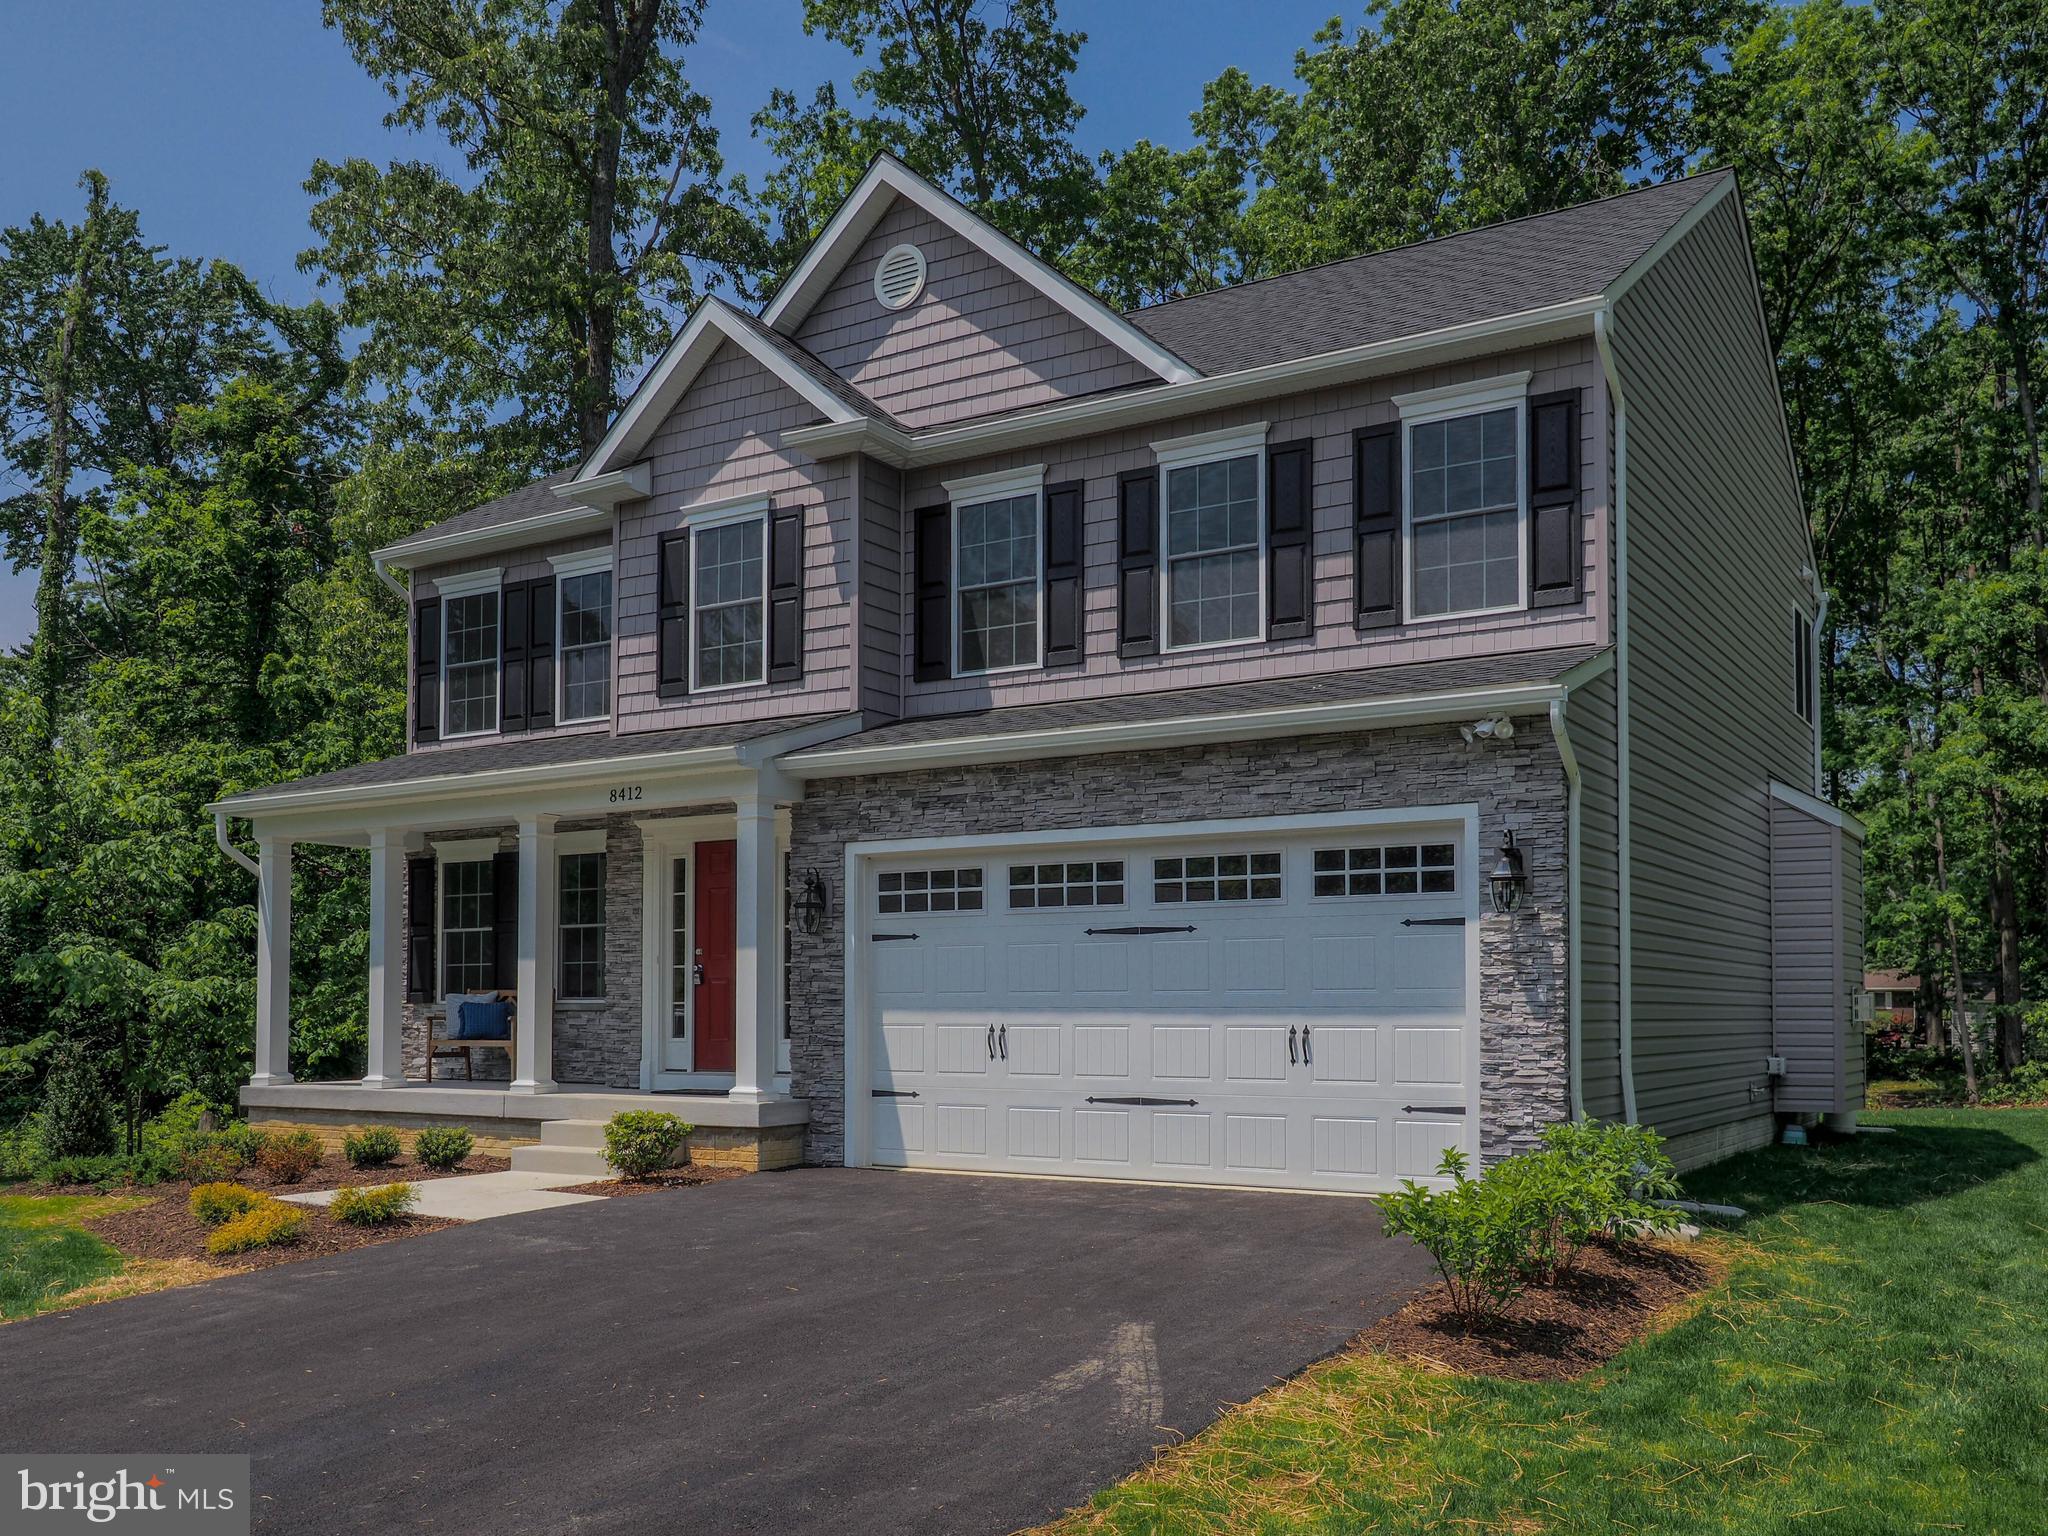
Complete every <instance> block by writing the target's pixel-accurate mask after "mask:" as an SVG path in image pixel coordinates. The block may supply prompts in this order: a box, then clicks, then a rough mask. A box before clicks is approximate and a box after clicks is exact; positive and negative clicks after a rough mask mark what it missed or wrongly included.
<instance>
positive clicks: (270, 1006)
mask: <svg viewBox="0 0 2048 1536" xmlns="http://www.w3.org/2000/svg"><path fill="white" fill-rule="evenodd" d="M256 850H257V860H258V864H259V867H260V869H261V873H260V874H259V875H258V876H257V881H256V1064H255V1070H254V1071H252V1072H251V1073H250V1074H249V1086H250V1087H252V1088H270V1087H276V1086H277V1085H279V1084H282V1083H288V1082H290V1081H291V1080H292V845H291V843H290V841H289V840H288V839H286V838H282V837H264V836H262V835H261V834H260V833H259V834H258V836H257V842H256Z"/></svg>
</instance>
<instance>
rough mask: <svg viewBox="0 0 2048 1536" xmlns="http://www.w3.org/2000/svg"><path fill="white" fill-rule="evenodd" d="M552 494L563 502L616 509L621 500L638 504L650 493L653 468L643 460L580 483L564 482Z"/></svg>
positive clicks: (652, 482)
mask: <svg viewBox="0 0 2048 1536" xmlns="http://www.w3.org/2000/svg"><path fill="white" fill-rule="evenodd" d="M554 491H555V494H556V495H557V496H559V497H561V498H562V500H564V501H576V502H582V503H583V504H584V505H586V506H596V507H606V508H611V507H616V506H617V505H618V504H619V503H620V502H622V501H640V500H644V499H646V498H647V497H649V496H652V495H653V494H654V466H653V465H652V464H649V463H648V462H647V461H646V460H644V459H643V460H641V461H640V462H639V463H638V464H628V465H626V466H625V467H623V468H621V469H608V470H606V471H604V472H603V473H602V474H596V475H588V476H586V477H584V478H583V479H581V480H564V481H563V482H562V483H561V484H560V485H558V486H556V487H555V488H554Z"/></svg>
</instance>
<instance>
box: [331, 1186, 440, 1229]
mask: <svg viewBox="0 0 2048 1536" xmlns="http://www.w3.org/2000/svg"><path fill="white" fill-rule="evenodd" d="M419 1197H420V1194H419V1191H418V1190H416V1189H414V1188H413V1187H412V1186H411V1185H410V1184H403V1183H400V1184H379V1185H377V1186H376V1187H375V1188H374V1189H337V1190H336V1191H335V1192H334V1198H333V1199H332V1200H331V1201H329V1202H328V1205H327V1214H328V1215H330V1216H332V1217H333V1218H334V1219H335V1220H336V1221H345V1222H347V1223H348V1224H349V1225H350V1226H352V1227H380V1226H382V1225H383V1224H384V1223H385V1222H387V1221H396V1220H398V1218H399V1217H401V1216H403V1215H404V1214H405V1213H406V1212H407V1211H409V1210H411V1209H412V1207H413V1202H414V1201H415V1200H417V1199H419Z"/></svg>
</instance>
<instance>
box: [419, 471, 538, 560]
mask: <svg viewBox="0 0 2048 1536" xmlns="http://www.w3.org/2000/svg"><path fill="white" fill-rule="evenodd" d="M574 473H575V472H574V471H573V470H564V471H562V473H560V474H558V475H543V476H541V478H540V479H538V480H534V481H531V482H529V483H528V484H526V485H522V486H520V487H519V489H518V490H516V491H507V492H506V493H505V494H504V495H503V496H500V497H499V498H498V499H497V500H495V501H487V502H485V503H484V504H483V505H482V506H480V507H471V508H470V509H469V510H468V511H467V512H458V513H456V514H455V516H453V517H450V518H444V519H443V520H442V521H440V522H438V523H436V524H434V525H433V526H432V527H431V528H422V529H421V530H420V531H419V532H418V533H413V534H408V535H407V536H406V537H404V538H402V539H400V540H399V541H398V542H397V543H395V544H393V545H391V546H390V548H391V549H393V550H402V549H405V548H407V547H408V546H410V545H413V544H417V543H419V542H420V541H421V540H423V539H429V538H439V537H441V536H442V535H443V534H448V533H468V532H470V531H471V530H472V529H477V528H490V527H494V526H496V525H497V524H499V523H516V522H519V521H521V520H522V519H525V518H529V517H539V516H540V515H541V514H542V513H544V512H561V511H565V510H566V509H567V508H568V506H569V503H568V502H566V501H564V500H562V498H561V497H559V496H557V495H556V494H555V490H554V488H555V487H556V486H558V485H560V484H561V483H562V482H563V481H565V480H569V479H572V478H574Z"/></svg>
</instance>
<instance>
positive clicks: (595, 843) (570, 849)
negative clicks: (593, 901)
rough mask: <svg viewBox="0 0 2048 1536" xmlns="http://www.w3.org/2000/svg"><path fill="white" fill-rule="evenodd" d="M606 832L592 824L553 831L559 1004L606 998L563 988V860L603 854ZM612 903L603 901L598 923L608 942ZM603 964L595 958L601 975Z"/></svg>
mask: <svg viewBox="0 0 2048 1536" xmlns="http://www.w3.org/2000/svg"><path fill="white" fill-rule="evenodd" d="M604 851H605V831H604V828H603V827H592V828H591V829H590V830H588V831H586V832H558V833H556V834H555V975H554V987H555V1001H556V1002H558V1003H602V1002H605V1001H607V998H606V997H605V995H604V994H603V993H599V994H597V995H596V996H595V997H571V996H569V995H568V994H567V993H565V992H564V991H562V860H563V859H565V858H569V857H571V856H574V855H583V854H592V853H603V852H604ZM604 894H605V896H606V897H607V898H609V897H610V895H611V870H610V868H609V867H607V868H606V870H605V892H604ZM611 920H612V914H611V902H610V900H609V899H607V900H606V901H605V904H604V916H603V917H602V918H601V919H599V924H600V926H601V927H603V928H604V929H605V930H606V937H607V941H609V937H610V929H611ZM578 926H582V925H580V924H579V925H578ZM605 970H606V967H605V964H604V961H603V959H602V958H601V957H600V959H599V961H598V975H599V976H603V975H604V973H605Z"/></svg>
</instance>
